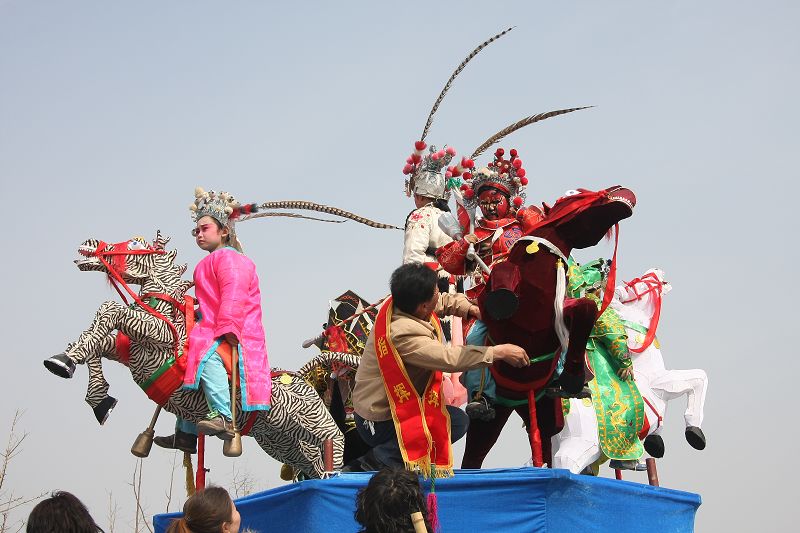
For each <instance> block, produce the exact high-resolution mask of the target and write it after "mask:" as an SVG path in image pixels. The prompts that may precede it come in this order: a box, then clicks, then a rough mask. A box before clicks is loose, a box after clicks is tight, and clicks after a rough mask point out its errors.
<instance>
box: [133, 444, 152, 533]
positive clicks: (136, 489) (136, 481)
mask: <svg viewBox="0 0 800 533" xmlns="http://www.w3.org/2000/svg"><path fill="white" fill-rule="evenodd" d="M142 466H143V465H142V459H141V458H140V459H139V460H137V461H136V464H135V466H134V467H133V483H131V487H132V488H133V496H134V498H135V500H136V510H135V513H136V517H135V520H134V528H135V531H136V533H139V532H140V531H141V530H142V529H141V526H139V518H140V517H141V520H142V523H143V524H144V526H145V527H146V528H147V530H148V531H149V532H150V533H153V529H152V528H151V527H150V523H149V522H148V521H147V515H146V514H145V512H144V509H143V508H142ZM137 474H138V476H137Z"/></svg>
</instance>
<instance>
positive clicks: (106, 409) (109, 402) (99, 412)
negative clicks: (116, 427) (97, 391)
mask: <svg viewBox="0 0 800 533" xmlns="http://www.w3.org/2000/svg"><path fill="white" fill-rule="evenodd" d="M116 406H117V399H116V398H114V397H112V396H106V397H105V398H103V400H102V401H101V402H100V403H99V404H97V406H96V407H93V408H92V411H94V416H95V418H97V421H98V422H100V425H101V426H102V425H103V424H105V423H106V420H108V416H109V415H110V414H111V411H113V410H114V407H116Z"/></svg>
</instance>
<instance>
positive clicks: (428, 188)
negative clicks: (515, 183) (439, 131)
mask: <svg viewBox="0 0 800 533" xmlns="http://www.w3.org/2000/svg"><path fill="white" fill-rule="evenodd" d="M511 30H512V28H508V29H507V30H505V31H503V32H501V33H498V34H497V35H495V36H494V37H492V38H490V39H488V40H486V41H484V42H483V43H481V44H480V45H478V47H477V48H475V49H474V50H473V51H472V52H470V54H469V55H468V56H467V57H466V58H464V60H463V61H461V63H460V64H459V65H458V67H456V69H455V71H454V72H453V73H452V74H451V75H450V79H448V80H447V83H445V85H444V88H443V89H442V92H441V93H439V97H438V98H437V99H436V102H434V104H433V108H432V109H431V111H430V113H429V114H428V120H427V121H426V122H425V127H424V128H423V130H422V135H421V136H420V140H418V141H417V142H415V143H414V152H412V154H411V155H410V156H409V157H408V158H407V159H406V164H405V166H404V167H403V174H405V175H406V176H407V178H406V181H405V192H406V196H411V195H412V194H418V195H420V196H426V197H428V198H434V199H436V200H447V199H449V198H450V192H451V190H452V189H455V188H457V187H458V185H459V184H460V181H459V177H460V176H461V174H463V173H464V172H465V171H466V170H467V169H468V168H471V167H466V166H464V163H466V160H462V161H461V163H460V164H458V165H455V166H451V167H448V166H447V165H449V164H450V162H451V160H452V159H453V158H454V157H455V155H456V151H455V149H454V148H453V147H452V146H449V147H448V146H446V147H445V148H443V149H441V150H437V149H436V147H435V146H431V147H430V148H429V150H428V153H425V149H426V148H428V146H427V144H426V143H425V137H426V136H427V135H428V131H429V130H430V127H431V124H433V116H434V115H435V114H436V111H437V110H438V109H439V105H440V104H441V103H442V100H444V95H445V94H446V93H447V91H448V90H449V89H450V86H451V85H452V84H453V81H454V80H455V79H456V77H457V76H458V75H459V74H460V73H461V71H462V70H464V67H466V66H467V63H469V62H470V60H472V58H473V57H475V56H476V55H478V53H479V52H480V51H481V50H483V49H484V48H485V47H487V46H488V45H489V44H491V43H492V42H494V41H496V40H497V39H499V38H500V37H502V36H503V35H505V34H506V33H508V32H509V31H511Z"/></svg>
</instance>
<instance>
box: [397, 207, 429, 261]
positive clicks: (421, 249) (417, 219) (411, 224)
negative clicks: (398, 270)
mask: <svg viewBox="0 0 800 533" xmlns="http://www.w3.org/2000/svg"><path fill="white" fill-rule="evenodd" d="M430 241H431V217H430V214H429V213H426V212H425V211H423V210H422V209H417V210H416V211H414V212H412V213H411V215H410V216H409V218H408V225H407V226H406V235H405V246H404V247H403V264H404V265H405V264H407V263H425V262H426V261H428V258H427V257H426V255H425V252H426V251H427V250H428V247H429V246H430Z"/></svg>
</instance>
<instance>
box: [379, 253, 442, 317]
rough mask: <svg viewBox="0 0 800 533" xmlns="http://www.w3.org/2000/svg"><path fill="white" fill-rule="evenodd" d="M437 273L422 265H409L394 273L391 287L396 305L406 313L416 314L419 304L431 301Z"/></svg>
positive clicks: (390, 283) (390, 282)
mask: <svg viewBox="0 0 800 533" xmlns="http://www.w3.org/2000/svg"><path fill="white" fill-rule="evenodd" d="M437 280H438V276H437V275H436V272H434V271H433V270H431V269H430V268H428V267H426V266H425V265H423V264H421V263H408V264H406V265H403V266H401V267H400V268H398V269H397V270H395V271H394V272H392V278H391V280H390V281H389V286H390V287H391V290H392V300H393V302H394V305H396V306H397V308H398V309H399V310H401V311H402V312H404V313H408V314H414V311H416V310H417V307H418V306H419V304H422V303H425V302H428V301H430V299H431V298H433V292H434V290H435V289H436V282H437Z"/></svg>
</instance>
